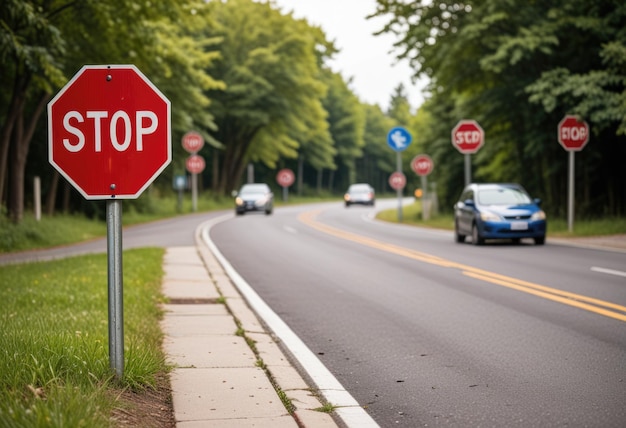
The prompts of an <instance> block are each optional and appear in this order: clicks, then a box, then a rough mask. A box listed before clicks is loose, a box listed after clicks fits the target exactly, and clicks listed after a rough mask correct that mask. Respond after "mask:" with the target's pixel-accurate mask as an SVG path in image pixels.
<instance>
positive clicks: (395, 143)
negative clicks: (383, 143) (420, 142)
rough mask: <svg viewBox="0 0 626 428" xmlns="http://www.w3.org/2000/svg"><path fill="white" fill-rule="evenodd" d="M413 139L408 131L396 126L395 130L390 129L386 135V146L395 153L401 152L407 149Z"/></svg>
mask: <svg viewBox="0 0 626 428" xmlns="http://www.w3.org/2000/svg"><path fill="white" fill-rule="evenodd" d="M412 140H413V137H411V134H410V133H409V131H407V130H406V129H405V128H403V127H401V126H396V127H395V128H391V131H389V134H387V144H389V147H391V148H392V149H394V150H395V151H396V152H401V151H403V150H405V149H406V148H407V147H409V144H411V141H412Z"/></svg>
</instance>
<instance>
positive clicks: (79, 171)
mask: <svg viewBox="0 0 626 428" xmlns="http://www.w3.org/2000/svg"><path fill="white" fill-rule="evenodd" d="M170 115H171V107H170V102H169V100H168V99H167V98H166V97H165V96H164V95H163V94H162V93H161V92H160V91H159V90H158V89H157V88H156V87H155V86H154V85H153V84H152V83H151V82H150V81H149V80H148V79H147V78H146V76H144V75H143V74H142V73H141V72H140V71H139V70H138V69H137V68H136V67H135V66H134V65H109V66H104V65H102V66H85V67H83V68H82V69H81V70H80V71H79V72H78V73H76V75H75V76H74V77H73V78H72V80H70V81H69V82H68V84H67V85H65V87H63V89H61V91H60V92H59V93H58V94H57V95H56V96H55V97H54V98H53V99H52V101H50V103H49V104H48V158H49V161H50V164H52V166H53V167H54V168H55V169H56V170H57V171H59V173H60V174H61V175H63V176H64V177H65V178H66V179H67V180H68V181H69V182H70V183H71V184H72V185H73V186H74V187H75V188H76V189H77V190H78V191H79V192H80V193H81V194H82V195H83V196H84V197H85V198H86V199H109V198H120V199H135V198H137V197H139V195H140V194H141V193H142V192H143V191H144V190H145V189H146V188H147V187H148V186H149V185H150V183H152V181H154V179H155V178H156V177H157V176H158V175H159V174H160V173H161V172H162V171H163V169H165V167H166V166H167V165H168V164H169V163H170V162H171V160H172V144H171V118H170Z"/></svg>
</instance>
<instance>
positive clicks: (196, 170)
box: [185, 154, 206, 174]
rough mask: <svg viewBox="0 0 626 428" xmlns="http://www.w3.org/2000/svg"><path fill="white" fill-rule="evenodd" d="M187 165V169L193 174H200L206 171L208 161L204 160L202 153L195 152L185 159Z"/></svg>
mask: <svg viewBox="0 0 626 428" xmlns="http://www.w3.org/2000/svg"><path fill="white" fill-rule="evenodd" d="M185 166H186V167H187V171H189V172H190V173H192V174H200V173H201V172H202V171H204V168H205V167H206V162H204V158H203V157H202V156H200V155H196V154H193V155H191V156H189V157H188V158H187V160H186V161H185Z"/></svg>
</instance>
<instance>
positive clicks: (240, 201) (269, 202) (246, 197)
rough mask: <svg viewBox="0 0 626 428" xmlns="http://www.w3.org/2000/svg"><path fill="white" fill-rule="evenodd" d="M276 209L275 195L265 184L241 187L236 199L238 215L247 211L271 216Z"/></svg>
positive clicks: (249, 184) (250, 184)
mask: <svg viewBox="0 0 626 428" xmlns="http://www.w3.org/2000/svg"><path fill="white" fill-rule="evenodd" d="M273 209H274V194H273V193H272V190H271V189H270V186H268V185H267V184H265V183H248V184H244V185H243V186H241V189H239V192H237V194H236V197H235V212H236V213H237V215H242V214H245V213H246V212H247V211H263V212H265V214H271V213H272V210H273Z"/></svg>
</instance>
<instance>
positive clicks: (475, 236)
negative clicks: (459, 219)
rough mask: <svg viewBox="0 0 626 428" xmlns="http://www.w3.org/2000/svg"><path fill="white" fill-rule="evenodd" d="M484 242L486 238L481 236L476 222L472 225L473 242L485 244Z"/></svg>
mask: <svg viewBox="0 0 626 428" xmlns="http://www.w3.org/2000/svg"><path fill="white" fill-rule="evenodd" d="M484 243H485V240H484V239H483V237H482V236H480V233H478V226H476V223H474V224H473V225H472V244H474V245H483V244H484Z"/></svg>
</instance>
